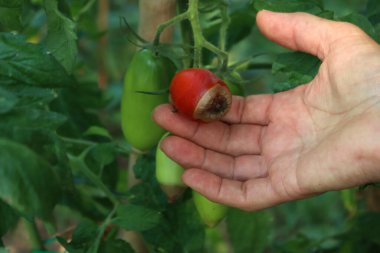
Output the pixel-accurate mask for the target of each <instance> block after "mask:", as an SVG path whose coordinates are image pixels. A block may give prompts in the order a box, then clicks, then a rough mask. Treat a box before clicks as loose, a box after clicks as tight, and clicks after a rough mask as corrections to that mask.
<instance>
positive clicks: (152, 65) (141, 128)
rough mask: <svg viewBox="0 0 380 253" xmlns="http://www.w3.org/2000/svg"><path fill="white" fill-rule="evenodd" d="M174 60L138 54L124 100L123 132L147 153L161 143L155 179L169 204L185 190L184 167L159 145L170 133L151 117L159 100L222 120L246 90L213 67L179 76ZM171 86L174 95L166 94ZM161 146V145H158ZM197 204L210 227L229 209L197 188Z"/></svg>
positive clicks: (203, 118)
mask: <svg viewBox="0 0 380 253" xmlns="http://www.w3.org/2000/svg"><path fill="white" fill-rule="evenodd" d="M175 71H176V69H175V66H174V64H173V63H172V62H171V61H170V60H169V59H168V58H166V57H163V56H161V55H160V54H159V53H157V52H154V51H153V50H151V49H142V50H140V51H138V52H136V53H135V55H134V57H133V59H132V61H131V63H130V65H129V67H128V71H127V73H126V75H125V80H124V90H123V96H122V103H121V114H122V122H121V123H122V130H123V133H124V136H125V138H126V140H127V142H128V143H129V144H130V145H131V146H132V147H133V148H135V149H137V150H140V151H148V150H151V149H152V148H153V147H156V178H157V181H158V182H159V184H160V186H161V189H162V190H163V191H164V192H165V194H166V195H167V197H168V201H169V202H174V201H176V200H177V199H179V198H180V197H181V195H182V193H183V192H184V191H185V190H186V186H185V184H184V183H183V182H182V174H183V172H184V168H182V167H181V166H180V165H179V164H177V163H176V162H174V161H173V160H171V159H170V158H169V157H168V156H167V155H166V154H165V153H164V152H163V151H162V150H161V148H160V142H161V140H163V139H164V138H166V137H167V136H169V135H170V133H165V131H164V130H163V129H161V128H160V127H159V126H158V125H157V124H156V123H155V122H154V121H153V120H152V118H151V114H152V111H153V110H154V108H155V107H156V106H158V105H160V104H164V103H168V102H169V101H170V102H171V104H172V106H173V107H174V109H175V110H174V111H175V112H176V113H179V114H181V115H184V116H186V117H188V118H189V119H191V120H196V121H200V122H211V121H215V120H220V119H221V118H222V117H223V116H224V115H226V113H227V112H228V111H229V109H230V107H231V102H232V94H231V91H230V88H229V87H231V89H232V91H233V93H234V94H238V95H241V90H242V89H241V88H240V87H238V86H237V85H231V84H230V83H229V82H228V85H227V84H226V83H225V82H224V81H223V80H221V79H220V78H219V77H217V76H216V75H215V74H214V73H212V72H211V71H210V70H207V69H202V68H189V69H184V70H181V71H179V72H178V73H176V74H175ZM165 90H168V91H169V92H170V94H167V93H166V92H163V91H165ZM157 144H158V145H157ZM193 199H194V204H195V206H196V208H197V210H198V212H199V216H200V218H201V220H202V221H203V223H204V224H205V225H206V226H209V227H213V226H215V225H217V224H218V223H219V221H220V220H222V219H223V217H224V216H225V215H226V213H227V210H228V208H227V207H226V206H224V205H221V204H218V203H214V202H212V201H210V200H208V199H207V198H206V197H204V196H202V195H201V194H200V193H198V192H195V191H193Z"/></svg>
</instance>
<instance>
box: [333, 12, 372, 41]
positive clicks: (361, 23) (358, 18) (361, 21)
mask: <svg viewBox="0 0 380 253" xmlns="http://www.w3.org/2000/svg"><path fill="white" fill-rule="evenodd" d="M337 20H338V21H344V22H349V23H352V24H354V25H356V26H358V27H360V28H361V29H362V30H363V31H364V32H366V33H367V34H368V35H369V36H371V37H372V38H373V39H377V38H376V32H375V28H374V27H373V25H372V24H371V22H370V21H369V20H368V18H367V17H365V16H363V15H360V14H359V13H351V14H349V15H347V16H344V17H340V18H338V19H337Z"/></svg>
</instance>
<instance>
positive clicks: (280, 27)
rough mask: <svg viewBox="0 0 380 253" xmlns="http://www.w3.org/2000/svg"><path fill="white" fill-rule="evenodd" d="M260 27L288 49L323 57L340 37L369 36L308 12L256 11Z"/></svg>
mask: <svg viewBox="0 0 380 253" xmlns="http://www.w3.org/2000/svg"><path fill="white" fill-rule="evenodd" d="M256 21H257V25H258V27H259V29H260V31H261V32H262V33H263V34H264V35H265V36H266V37H267V38H268V39H270V40H272V41H274V42H275V43H278V44H280V45H282V46H284V47H287V48H289V49H292V50H297V51H303V52H306V53H309V54H312V55H315V56H317V57H318V58H320V59H324V58H325V57H326V56H327V55H328V53H329V49H330V46H331V44H332V43H333V42H334V41H337V40H339V39H341V38H345V37H347V38H349V37H351V36H352V35H354V36H355V39H357V38H358V37H357V36H356V35H359V36H360V37H362V38H365V39H368V38H369V37H368V36H367V35H366V34H365V33H364V32H363V31H362V30H360V29H359V28H358V27H357V26H355V25H352V24H350V23H346V22H337V21H330V20H327V19H323V18H320V17H317V16H314V15H311V14H308V13H301V12H297V13H276V12H271V11H266V10H263V11H260V12H259V13H258V14H257V17H256Z"/></svg>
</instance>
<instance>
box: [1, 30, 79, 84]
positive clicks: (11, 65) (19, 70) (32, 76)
mask: <svg viewBox="0 0 380 253" xmlns="http://www.w3.org/2000/svg"><path fill="white" fill-rule="evenodd" d="M0 83H1V84H2V85H15V84H26V85H30V86H39V87H45V88H46V87H50V88H55V87H65V86H69V85H72V84H73V83H74V81H73V79H72V78H71V77H70V76H69V75H68V74H67V73H66V71H65V69H64V68H63V67H62V65H61V64H60V63H59V62H58V61H57V60H56V59H55V58H54V57H53V56H52V55H51V54H50V53H48V52H46V51H45V50H44V49H43V48H42V47H41V46H40V45H36V44H30V43H27V42H26V40H25V38H24V37H23V36H21V35H16V34H11V33H0Z"/></svg>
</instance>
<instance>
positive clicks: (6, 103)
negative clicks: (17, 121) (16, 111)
mask: <svg viewBox="0 0 380 253" xmlns="http://www.w3.org/2000/svg"><path fill="white" fill-rule="evenodd" d="M17 102H18V99H17V97H16V96H15V95H14V94H13V93H11V92H9V91H7V90H5V89H3V88H1V87H0V114H2V113H7V112H9V111H10V110H12V109H13V107H15V105H16V104H17Z"/></svg>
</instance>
